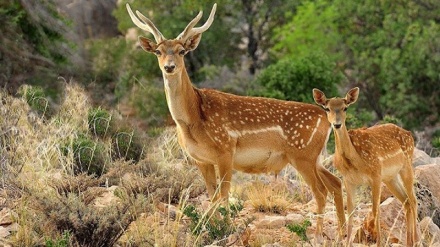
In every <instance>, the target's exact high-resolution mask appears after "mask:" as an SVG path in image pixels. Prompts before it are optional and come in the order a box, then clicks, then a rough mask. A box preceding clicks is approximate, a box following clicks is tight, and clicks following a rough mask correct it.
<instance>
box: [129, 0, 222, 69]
mask: <svg viewBox="0 0 440 247" xmlns="http://www.w3.org/2000/svg"><path fill="white" fill-rule="evenodd" d="M126 7H127V11H128V13H129V14H130V17H131V20H132V21H133V23H134V24H135V25H136V26H138V27H139V28H141V29H142V30H144V31H146V32H149V33H151V34H153V36H154V39H155V41H152V40H150V39H148V38H145V37H143V36H139V43H140V45H141V47H142V49H144V50H145V51H146V52H150V53H153V54H155V55H156V56H157V59H158V60H159V66H160V69H161V70H162V72H163V74H164V75H173V74H177V73H179V72H181V71H182V69H184V68H185V64H184V60H183V57H184V56H185V55H186V54H187V53H188V52H190V51H192V50H194V49H196V48H197V46H198V45H199V42H200V39H201V37H202V33H203V32H205V31H206V30H208V28H209V27H210V26H211V24H212V22H213V20H214V15H215V11H216V9H217V4H214V6H213V7H212V10H211V14H210V15H209V18H208V20H207V21H206V22H205V24H203V25H202V26H201V27H197V28H195V27H194V26H195V25H196V24H197V23H198V22H199V21H200V19H201V18H202V15H203V12H202V11H200V12H199V14H198V15H197V16H196V17H195V18H194V19H193V20H192V21H191V22H190V23H189V24H188V25H187V26H186V28H185V29H184V30H183V32H182V33H181V34H179V35H178V36H177V38H175V39H173V40H168V39H166V38H165V37H164V36H163V35H162V33H161V32H160V31H159V29H157V28H156V26H155V25H154V24H153V22H152V21H151V20H150V19H148V18H147V17H145V16H144V15H143V14H142V13H140V12H139V11H136V14H137V17H136V16H135V14H134V13H133V11H132V10H131V8H130V5H129V4H128V3H127V4H126Z"/></svg>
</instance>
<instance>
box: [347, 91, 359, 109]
mask: <svg viewBox="0 0 440 247" xmlns="http://www.w3.org/2000/svg"><path fill="white" fill-rule="evenodd" d="M358 97H359V88H358V87H355V88H352V89H350V91H348V93H347V95H346V96H345V103H346V104H347V105H351V104H353V103H354V102H356V100H357V99H358Z"/></svg>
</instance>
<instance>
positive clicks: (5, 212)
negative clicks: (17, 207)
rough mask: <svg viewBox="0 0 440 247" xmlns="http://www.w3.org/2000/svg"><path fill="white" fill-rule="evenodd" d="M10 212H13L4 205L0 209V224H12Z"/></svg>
mask: <svg viewBox="0 0 440 247" xmlns="http://www.w3.org/2000/svg"><path fill="white" fill-rule="evenodd" d="M12 214H13V212H12V211H11V209H9V208H6V207H5V208H3V209H2V210H1V211H0V225H1V226H5V225H10V224H12V223H13V221H12Z"/></svg>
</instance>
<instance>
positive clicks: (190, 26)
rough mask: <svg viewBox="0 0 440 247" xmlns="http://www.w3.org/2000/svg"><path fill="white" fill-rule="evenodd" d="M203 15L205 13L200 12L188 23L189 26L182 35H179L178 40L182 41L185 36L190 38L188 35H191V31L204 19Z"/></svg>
mask: <svg viewBox="0 0 440 247" xmlns="http://www.w3.org/2000/svg"><path fill="white" fill-rule="evenodd" d="M202 15H203V11H200V12H199V13H198V14H197V16H196V17H194V19H193V20H192V21H191V22H190V23H188V25H187V26H186V27H185V29H184V30H183V32H182V33H180V34H179V36H177V39H182V38H184V37H185V36H188V34H189V33H190V31H191V30H192V29H193V27H194V26H195V25H196V24H197V23H198V22H199V21H200V19H201V18H202Z"/></svg>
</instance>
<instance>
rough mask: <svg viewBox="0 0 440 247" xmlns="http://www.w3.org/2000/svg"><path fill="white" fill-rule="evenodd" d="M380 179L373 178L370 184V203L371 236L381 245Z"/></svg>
mask: <svg viewBox="0 0 440 247" xmlns="http://www.w3.org/2000/svg"><path fill="white" fill-rule="evenodd" d="M381 182H382V181H381V180H380V178H373V181H372V184H371V193H372V198H373V200H372V204H373V209H372V213H373V225H372V226H371V227H372V228H373V231H372V237H373V239H375V240H376V245H377V246H381V245H380V242H381V234H380V210H379V207H380V193H381Z"/></svg>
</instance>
